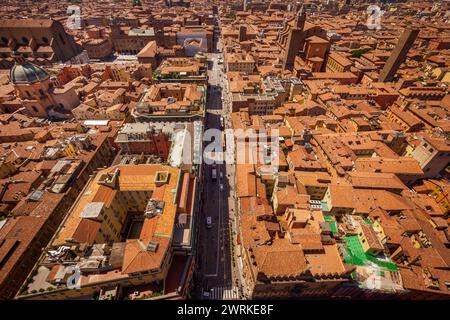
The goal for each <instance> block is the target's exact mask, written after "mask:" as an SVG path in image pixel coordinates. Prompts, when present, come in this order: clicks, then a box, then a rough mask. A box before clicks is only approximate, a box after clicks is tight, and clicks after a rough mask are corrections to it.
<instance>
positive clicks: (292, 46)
mask: <svg viewBox="0 0 450 320" xmlns="http://www.w3.org/2000/svg"><path fill="white" fill-rule="evenodd" d="M305 22H306V12H305V10H304V8H303V6H302V7H301V8H300V10H299V11H298V13H297V15H296V17H295V20H294V27H293V28H291V30H290V31H289V36H288V39H287V45H286V47H285V50H284V58H283V69H287V70H292V69H293V67H294V61H295V56H296V55H297V53H298V51H299V50H300V48H302V47H303V42H304V40H305V37H304V33H303V29H304V27H305Z"/></svg>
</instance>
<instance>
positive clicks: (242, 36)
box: [239, 26, 247, 42]
mask: <svg viewBox="0 0 450 320" xmlns="http://www.w3.org/2000/svg"><path fill="white" fill-rule="evenodd" d="M246 39H247V27H246V26H239V42H243V41H245V40H246Z"/></svg>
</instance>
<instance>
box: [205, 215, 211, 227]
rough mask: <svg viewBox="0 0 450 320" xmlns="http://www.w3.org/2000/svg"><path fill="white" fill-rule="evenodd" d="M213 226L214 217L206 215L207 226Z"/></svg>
mask: <svg viewBox="0 0 450 320" xmlns="http://www.w3.org/2000/svg"><path fill="white" fill-rule="evenodd" d="M211 226H212V218H211V217H206V227H207V228H211Z"/></svg>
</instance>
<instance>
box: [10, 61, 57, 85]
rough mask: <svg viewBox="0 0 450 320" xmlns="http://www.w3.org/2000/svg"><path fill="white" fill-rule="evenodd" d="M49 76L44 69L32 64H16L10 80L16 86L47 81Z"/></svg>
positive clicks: (12, 69)
mask: <svg viewBox="0 0 450 320" xmlns="http://www.w3.org/2000/svg"><path fill="white" fill-rule="evenodd" d="M48 77H49V74H48V73H47V71H45V70H44V69H43V68H41V67H38V66H36V65H34V64H32V63H29V62H25V63H23V64H18V63H17V62H16V64H14V66H13V67H12V68H11V72H10V75H9V78H10V79H11V81H12V83H14V84H21V83H33V82H37V81H40V80H44V79H47V78H48Z"/></svg>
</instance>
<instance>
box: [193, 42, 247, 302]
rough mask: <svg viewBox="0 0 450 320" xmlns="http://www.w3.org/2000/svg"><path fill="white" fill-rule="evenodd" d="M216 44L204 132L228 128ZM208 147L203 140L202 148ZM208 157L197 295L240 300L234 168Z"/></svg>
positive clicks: (226, 101)
mask: <svg viewBox="0 0 450 320" xmlns="http://www.w3.org/2000/svg"><path fill="white" fill-rule="evenodd" d="M217 38H219V37H218V36H217ZM215 45H216V46H215V50H214V52H213V53H209V54H208V55H207V56H208V99H207V115H206V121H205V122H206V125H205V131H206V130H208V129H217V130H221V131H223V130H224V129H227V128H231V116H230V114H231V110H230V108H231V103H230V100H229V97H228V95H227V94H224V92H226V91H225V90H226V77H225V73H224V70H223V64H222V61H223V55H222V53H221V48H220V41H216V43H215ZM221 117H223V126H222V125H221ZM208 144H209V142H208V141H206V142H205V146H207V145H208ZM220 145H222V141H220ZM207 158H208V155H204V164H203V170H204V181H203V190H204V192H203V194H202V199H201V201H203V208H204V209H203V212H202V215H201V217H200V219H199V233H200V234H199V243H198V250H199V254H198V257H199V260H198V265H197V267H198V275H199V277H200V278H199V280H200V281H198V285H197V288H196V293H197V296H198V298H201V299H240V298H242V286H241V280H240V273H239V272H238V271H237V267H238V263H237V261H236V249H235V248H234V246H235V245H236V234H237V217H236V216H235V214H236V212H237V211H236V210H237V206H236V200H235V196H234V191H235V186H234V182H235V166H234V164H225V163H224V162H221V163H220V162H219V163H214V164H207V163H205V160H207ZM213 168H214V169H215V170H216V172H217V173H216V176H217V177H216V179H213V177H212V171H213ZM209 217H210V218H209ZM208 219H211V225H208V223H207V220H208Z"/></svg>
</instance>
